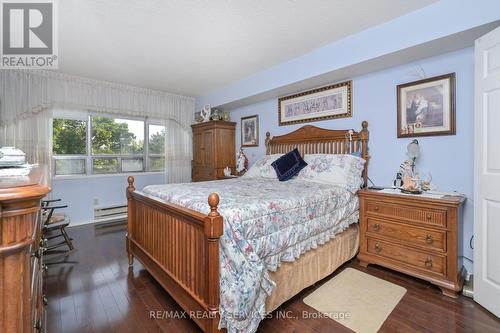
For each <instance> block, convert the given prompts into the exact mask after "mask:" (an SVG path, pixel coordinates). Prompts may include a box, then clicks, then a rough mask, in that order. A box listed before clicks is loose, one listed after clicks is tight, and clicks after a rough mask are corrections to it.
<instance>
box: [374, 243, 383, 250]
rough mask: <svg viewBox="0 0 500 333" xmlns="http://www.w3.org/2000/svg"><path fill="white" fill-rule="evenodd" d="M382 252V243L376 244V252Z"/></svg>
mask: <svg viewBox="0 0 500 333" xmlns="http://www.w3.org/2000/svg"><path fill="white" fill-rule="evenodd" d="M380 251H382V247H381V246H380V243H377V244H375V252H380Z"/></svg>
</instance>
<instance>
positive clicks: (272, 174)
mask: <svg viewBox="0 0 500 333" xmlns="http://www.w3.org/2000/svg"><path fill="white" fill-rule="evenodd" d="M281 156H283V154H272V155H266V156H264V157H262V158H260V159H259V160H257V162H255V163H254V164H253V165H252V166H251V167H250V168H249V169H248V171H247V172H246V173H245V174H244V175H243V177H248V178H276V179H277V178H278V175H277V174H276V171H275V170H274V168H273V167H272V165H271V164H272V163H273V162H274V161H276V160H277V159H278V158H280V157H281Z"/></svg>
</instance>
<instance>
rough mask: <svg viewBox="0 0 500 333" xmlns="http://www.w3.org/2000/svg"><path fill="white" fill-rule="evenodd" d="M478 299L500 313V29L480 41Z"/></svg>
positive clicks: (477, 85)
mask: <svg viewBox="0 0 500 333" xmlns="http://www.w3.org/2000/svg"><path fill="white" fill-rule="evenodd" d="M475 76H476V82H475V166H474V169H475V170H474V173H475V176H474V187H475V190H474V192H475V193H474V244H475V246H474V300H475V301H476V302H478V303H479V304H481V305H482V306H484V307H485V308H486V309H488V310H489V311H491V312H492V313H493V314H495V315H496V316H497V317H500V28H497V29H495V30H493V31H491V32H489V33H488V34H486V35H484V36H483V37H481V38H479V39H478V40H476V49H475Z"/></svg>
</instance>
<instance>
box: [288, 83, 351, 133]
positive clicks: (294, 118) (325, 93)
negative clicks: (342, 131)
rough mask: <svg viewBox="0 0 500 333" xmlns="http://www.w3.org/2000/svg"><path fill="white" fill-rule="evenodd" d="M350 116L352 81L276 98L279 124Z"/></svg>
mask: <svg viewBox="0 0 500 333" xmlns="http://www.w3.org/2000/svg"><path fill="white" fill-rule="evenodd" d="M347 117H352V81H345V82H340V83H336V84H332V85H328V86H324V87H320V88H316V89H312V90H308V91H304V92H301V93H297V94H293V95H288V96H284V97H280V98H279V99H278V121H279V126H285V125H292V124H299V123H307V122H313V121H319V120H327V119H335V118H347Z"/></svg>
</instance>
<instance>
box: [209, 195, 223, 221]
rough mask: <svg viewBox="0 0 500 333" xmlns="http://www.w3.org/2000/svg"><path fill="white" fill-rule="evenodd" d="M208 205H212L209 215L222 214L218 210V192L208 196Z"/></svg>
mask: <svg viewBox="0 0 500 333" xmlns="http://www.w3.org/2000/svg"><path fill="white" fill-rule="evenodd" d="M208 205H209V206H210V213H208V216H220V214H219V212H218V211H217V206H218V205H219V195H218V194H217V193H212V194H210V195H209V196H208Z"/></svg>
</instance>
